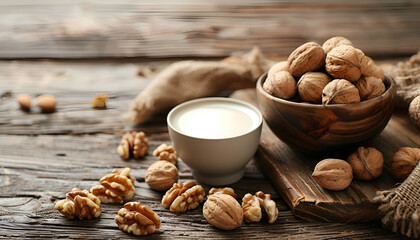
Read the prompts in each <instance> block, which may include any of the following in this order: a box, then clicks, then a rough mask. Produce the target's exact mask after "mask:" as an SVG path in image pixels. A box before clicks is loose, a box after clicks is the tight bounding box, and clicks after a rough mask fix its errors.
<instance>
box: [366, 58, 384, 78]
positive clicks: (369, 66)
mask: <svg viewBox="0 0 420 240" xmlns="http://www.w3.org/2000/svg"><path fill="white" fill-rule="evenodd" d="M362 74H363V75H364V76H366V77H376V78H379V79H381V80H382V81H383V80H384V79H385V74H384V71H383V70H382V69H381V68H380V67H378V66H377V65H376V64H375V62H374V61H373V60H372V58H370V57H368V56H364V57H363V60H362Z"/></svg>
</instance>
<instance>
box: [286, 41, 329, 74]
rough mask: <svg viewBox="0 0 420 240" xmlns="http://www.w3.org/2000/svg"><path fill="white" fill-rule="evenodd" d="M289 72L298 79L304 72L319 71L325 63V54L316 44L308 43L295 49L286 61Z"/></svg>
mask: <svg viewBox="0 0 420 240" xmlns="http://www.w3.org/2000/svg"><path fill="white" fill-rule="evenodd" d="M287 62H288V64H289V72H290V74H292V76H294V77H300V76H302V75H303V74H304V73H306V72H313V71H316V70H318V69H320V68H321V67H322V66H323V65H324V63H325V53H324V50H322V47H321V46H319V44H318V43H315V42H308V43H305V44H303V45H301V46H300V47H298V48H296V49H295V50H294V51H293V52H292V53H291V54H290V55H289V58H288V59H287Z"/></svg>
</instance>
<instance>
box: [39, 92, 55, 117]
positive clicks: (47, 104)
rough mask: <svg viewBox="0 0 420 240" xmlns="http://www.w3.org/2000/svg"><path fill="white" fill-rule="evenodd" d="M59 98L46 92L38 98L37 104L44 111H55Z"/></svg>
mask: <svg viewBox="0 0 420 240" xmlns="http://www.w3.org/2000/svg"><path fill="white" fill-rule="evenodd" d="M56 104H57V100H56V99H55V97H54V96H53V95H50V94H44V95H41V96H39V97H38V98H37V105H38V107H39V108H41V111H42V112H44V113H50V112H54V110H55V105H56Z"/></svg>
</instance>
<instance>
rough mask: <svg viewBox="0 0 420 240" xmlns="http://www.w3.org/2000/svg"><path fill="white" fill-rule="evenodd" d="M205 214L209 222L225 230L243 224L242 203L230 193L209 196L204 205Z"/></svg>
mask: <svg viewBox="0 0 420 240" xmlns="http://www.w3.org/2000/svg"><path fill="white" fill-rule="evenodd" d="M203 215H204V217H205V218H206V220H207V222H209V223H210V224H211V225H213V226H215V227H217V228H220V229H223V230H232V229H235V228H238V227H240V226H241V225H242V219H243V211H242V208H241V205H239V203H238V201H236V199H235V198H233V197H232V196H230V195H228V194H213V195H210V196H208V198H207V201H206V202H205V203H204V206H203Z"/></svg>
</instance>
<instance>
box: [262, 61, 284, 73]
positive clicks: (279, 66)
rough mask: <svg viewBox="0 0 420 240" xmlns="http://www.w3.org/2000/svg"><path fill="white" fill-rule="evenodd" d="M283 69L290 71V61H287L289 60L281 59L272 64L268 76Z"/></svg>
mask: <svg viewBox="0 0 420 240" xmlns="http://www.w3.org/2000/svg"><path fill="white" fill-rule="evenodd" d="M281 71H286V72H287V71H289V63H287V61H281V62H278V63H276V64H274V65H273V66H271V67H270V69H269V70H268V74H267V76H271V75H273V74H275V73H278V72H281Z"/></svg>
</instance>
